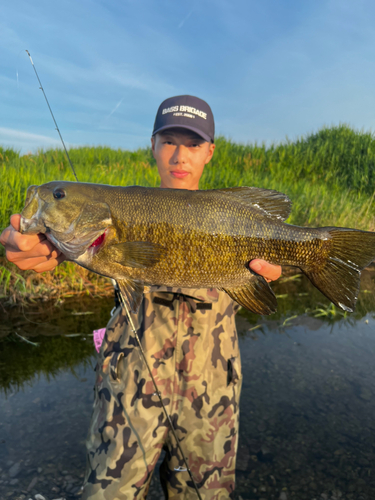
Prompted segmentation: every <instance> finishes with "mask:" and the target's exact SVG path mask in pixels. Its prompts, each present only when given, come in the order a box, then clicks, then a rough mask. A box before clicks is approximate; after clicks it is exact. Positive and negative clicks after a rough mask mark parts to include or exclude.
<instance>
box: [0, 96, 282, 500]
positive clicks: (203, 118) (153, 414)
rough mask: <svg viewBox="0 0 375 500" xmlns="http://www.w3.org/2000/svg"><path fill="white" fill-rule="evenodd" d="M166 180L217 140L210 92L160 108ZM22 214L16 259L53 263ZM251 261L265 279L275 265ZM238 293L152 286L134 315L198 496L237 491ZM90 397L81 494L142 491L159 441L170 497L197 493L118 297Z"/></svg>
mask: <svg viewBox="0 0 375 500" xmlns="http://www.w3.org/2000/svg"><path fill="white" fill-rule="evenodd" d="M151 145H152V152H153V155H154V158H155V160H156V163H157V167H158V171H159V175H160V179H161V184H160V186H161V187H162V188H175V189H192V190H195V189H199V180H200V178H201V176H202V173H203V169H204V167H205V165H206V164H207V163H209V161H210V160H211V158H212V155H213V153H214V150H215V144H214V119H213V115H212V112H211V109H210V107H209V106H208V104H207V103H206V102H205V101H202V100H201V99H198V98H196V97H193V96H177V97H173V98H170V99H167V100H166V101H164V102H163V103H162V104H161V105H160V107H159V110H158V112H157V115H156V119H155V124H154V130H153V134H152V139H151ZM19 217H20V216H19V215H13V216H12V218H11V226H9V227H8V228H7V229H6V230H4V232H3V234H2V235H1V237H0V242H1V243H2V244H3V245H4V246H5V248H6V251H7V258H8V259H9V260H10V261H12V262H14V263H15V264H16V265H17V266H18V267H19V268H20V269H34V270H35V271H37V272H42V271H45V270H51V269H53V268H54V267H55V266H56V265H58V264H59V263H60V262H61V261H62V260H64V256H63V255H62V254H60V253H59V252H58V251H57V250H56V249H54V248H53V247H52V245H51V244H50V243H49V242H48V241H47V240H45V239H44V236H42V235H40V236H39V235H37V236H35V235H30V236H25V235H21V234H20V233H18V228H19ZM250 267H251V269H252V270H253V271H255V272H257V273H258V274H262V275H263V276H264V277H265V278H268V279H269V280H273V279H277V278H278V277H279V276H280V274H281V272H280V271H281V270H280V267H279V266H271V265H270V264H267V263H265V262H263V261H260V260H256V261H252V262H251V264H250ZM236 309H237V305H236V304H235V303H234V302H233V301H232V300H231V299H230V298H229V296H228V295H227V294H226V293H225V292H219V291H217V290H215V289H172V288H167V287H156V286H155V287H150V288H149V290H148V291H147V292H146V293H145V295H144V299H143V302H142V304H141V307H140V310H139V312H138V314H137V315H133V320H134V322H135V326H136V328H137V330H138V335H139V336H140V338H141V341H142V344H143V348H144V350H145V353H146V357H147V360H148V363H149V365H150V366H151V370H152V372H153V376H154V378H155V379H156V383H157V385H158V389H159V391H160V392H161V394H162V397H163V402H164V404H165V406H166V408H167V411H168V412H169V414H170V415H171V418H172V421H173V424H174V427H175V430H176V432H177V434H178V436H179V439H180V441H181V445H182V448H183V450H184V453H185V456H186V457H187V459H188V463H189V466H190V469H191V471H192V474H193V477H194V478H195V481H196V483H197V485H198V487H199V491H200V494H201V496H202V498H204V499H205V500H209V499H210V500H213V499H215V500H219V499H220V500H224V499H227V498H232V497H233V491H234V471H235V458H236V451H237V439H238V404H239V396H240V389H241V366H240V356H239V351H238V339H237V332H236V327H235V322H234V314H235V311H236ZM96 372H97V379H96V386H95V402H94V411H93V415H92V420H91V424H90V430H89V435H88V438H87V451H88V454H87V458H88V460H87V471H86V477H85V484H84V492H83V498H84V499H85V500H112V499H113V500H115V499H116V500H130V499H141V498H145V496H146V495H147V490H148V487H149V483H150V480H151V476H152V472H153V469H154V467H155V465H156V463H157V461H158V458H159V456H160V453H161V451H162V449H164V450H165V451H166V454H165V458H164V461H163V464H162V465H161V468H160V475H161V481H162V487H163V491H164V494H165V496H166V498H169V499H172V498H175V499H177V498H179V499H182V498H183V499H196V498H197V495H196V492H195V490H194V488H193V487H192V484H191V481H190V478H189V476H188V474H187V472H184V471H180V470H179V467H181V466H183V462H182V460H181V456H180V454H179V451H178V449H177V447H176V443H175V442H174V438H173V436H172V437H171V435H170V434H171V433H170V429H169V426H168V423H167V422H166V421H165V418H164V414H163V411H162V409H161V408H160V402H159V400H158V398H157V397H156V396H155V395H154V388H153V386H152V383H151V381H150V377H149V375H148V372H147V368H146V366H144V363H143V361H142V359H141V358H140V356H139V351H138V347H137V345H136V342H135V339H134V337H133V334H132V331H131V329H130V328H129V326H128V322H127V318H126V315H125V314H124V313H123V311H122V309H121V308H120V307H119V308H117V310H116V312H115V314H114V315H113V317H112V318H111V320H110V322H109V324H108V325H107V329H106V335H105V338H104V341H103V344H102V346H101V349H100V353H99V358H98V364H97V367H96Z"/></svg>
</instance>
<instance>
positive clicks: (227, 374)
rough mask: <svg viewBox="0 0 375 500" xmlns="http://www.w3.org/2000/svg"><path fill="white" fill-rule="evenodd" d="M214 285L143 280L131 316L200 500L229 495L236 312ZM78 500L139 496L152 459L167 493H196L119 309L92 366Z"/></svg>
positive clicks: (237, 382) (237, 385)
mask: <svg viewBox="0 0 375 500" xmlns="http://www.w3.org/2000/svg"><path fill="white" fill-rule="evenodd" d="M237 307H238V306H237V304H236V303H234V302H233V301H232V300H231V299H230V298H229V296H228V295H227V294H226V293H225V292H219V291H218V290H216V289H176V288H173V289H172V288H168V287H151V288H149V289H148V290H147V293H145V295H144V299H143V301H142V304H141V307H140V309H139V312H138V313H137V315H133V320H134V323H135V326H136V328H137V331H138V335H139V337H140V339H141V342H142V345H143V348H144V350H145V353H146V357H147V360H148V363H149V364H150V367H151V370H152V373H153V376H154V377H155V380H156V383H157V385H158V389H159V391H160V392H161V394H162V398H163V403H164V404H165V405H166V408H167V411H168V412H169V414H170V415H171V418H172V421H173V424H174V427H175V429H176V432H177V435H178V437H179V439H180V441H181V446H182V449H183V450H184V453H185V456H186V457H187V459H188V463H189V466H190V469H191V471H192V474H193V477H194V479H195V481H196V483H197V485H198V488H199V491H200V494H201V496H202V498H203V499H204V500H227V499H228V498H233V491H234V482H235V476H234V473H235V463H236V451H237V439H238V418H239V396H240V390H241V383H242V375H241V363H240V355H239V350H238V338H237V332H236V327H235V319H234V314H235V311H236V308H237ZM96 372H97V379H96V386H95V401H94V410H93V415H92V421H91V425H90V429H89V434H88V438H87V452H88V453H87V471H86V477H85V483H84V492H83V499H84V500H131V499H142V498H146V496H147V491H148V488H149V484H150V480H151V476H152V473H153V470H154V467H155V465H156V463H157V461H158V459H159V456H160V453H161V451H162V450H163V449H164V450H165V451H166V454H165V458H164V461H163V463H162V465H161V468H160V479H161V483H162V487H163V491H164V494H165V497H166V498H168V499H186V500H190V499H191V500H193V499H194V500H195V499H196V498H197V494H196V491H195V490H194V487H193V485H192V482H191V479H190V477H189V475H188V473H187V472H180V471H175V468H178V467H179V466H181V467H184V463H183V461H182V459H181V456H180V454H179V451H178V448H177V445H176V443H175V441H174V437H173V435H172V433H171V431H170V429H169V426H168V423H167V421H166V419H165V416H164V413H163V410H162V408H161V405H160V401H159V400H158V397H157V396H156V395H154V388H153V385H152V382H151V379H150V376H149V374H148V372H147V368H146V366H145V364H144V362H143V360H142V358H141V357H140V353H139V347H138V345H137V341H136V339H135V337H134V334H133V333H132V331H131V329H130V327H129V325H128V321H127V318H126V315H125V313H124V312H123V311H122V309H121V308H117V310H116V312H115V314H114V315H113V317H112V318H111V320H110V322H109V323H108V325H107V329H106V334H105V337H104V341H103V344H102V346H101V349H100V353H99V358H98V364H97V367H96Z"/></svg>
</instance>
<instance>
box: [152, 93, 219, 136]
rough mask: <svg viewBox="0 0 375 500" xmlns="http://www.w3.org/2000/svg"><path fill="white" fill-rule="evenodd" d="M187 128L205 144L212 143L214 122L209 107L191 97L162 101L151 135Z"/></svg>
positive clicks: (179, 96) (185, 96) (183, 96)
mask: <svg viewBox="0 0 375 500" xmlns="http://www.w3.org/2000/svg"><path fill="white" fill-rule="evenodd" d="M175 127H178V128H187V129H188V130H192V131H193V132H195V133H196V134H198V135H200V136H201V137H202V138H203V139H204V140H205V141H207V142H214V136H215V122H214V116H213V114H212V111H211V108H210V106H209V105H208V104H207V103H206V101H203V100H202V99H199V97H194V96H192V95H178V96H176V97H170V98H169V99H166V100H165V101H163V102H162V103H161V104H160V106H159V109H158V112H157V113H156V118H155V123H154V130H153V132H152V135H155V134H157V133H158V132H162V131H163V130H166V129H168V128H175Z"/></svg>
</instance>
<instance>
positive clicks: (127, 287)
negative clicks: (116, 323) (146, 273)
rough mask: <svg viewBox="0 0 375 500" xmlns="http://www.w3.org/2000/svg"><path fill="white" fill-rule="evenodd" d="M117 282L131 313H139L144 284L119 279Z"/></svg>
mask: <svg viewBox="0 0 375 500" xmlns="http://www.w3.org/2000/svg"><path fill="white" fill-rule="evenodd" d="M116 281H117V285H118V287H119V290H120V292H121V296H122V298H123V299H124V300H126V302H127V305H128V307H129V309H130V311H131V312H133V313H137V312H138V309H139V306H140V305H141V302H142V298H143V289H144V285H143V282H142V281H136V280H131V279H118V280H116Z"/></svg>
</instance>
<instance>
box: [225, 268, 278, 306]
mask: <svg viewBox="0 0 375 500" xmlns="http://www.w3.org/2000/svg"><path fill="white" fill-rule="evenodd" d="M223 290H224V291H225V292H227V294H228V295H229V297H231V298H232V299H233V300H235V301H236V302H238V304H240V306H242V307H244V308H245V309H248V310H249V311H251V312H253V313H256V314H261V315H268V314H272V313H274V312H275V311H276V309H277V300H276V297H275V294H274V293H273V291H272V289H271V288H270V286H269V285H268V283H267V281H266V280H265V279H264V278H263V277H262V276H258V275H256V274H252V276H251V278H250V280H249V281H248V283H246V284H245V285H242V286H239V287H237V288H223Z"/></svg>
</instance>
